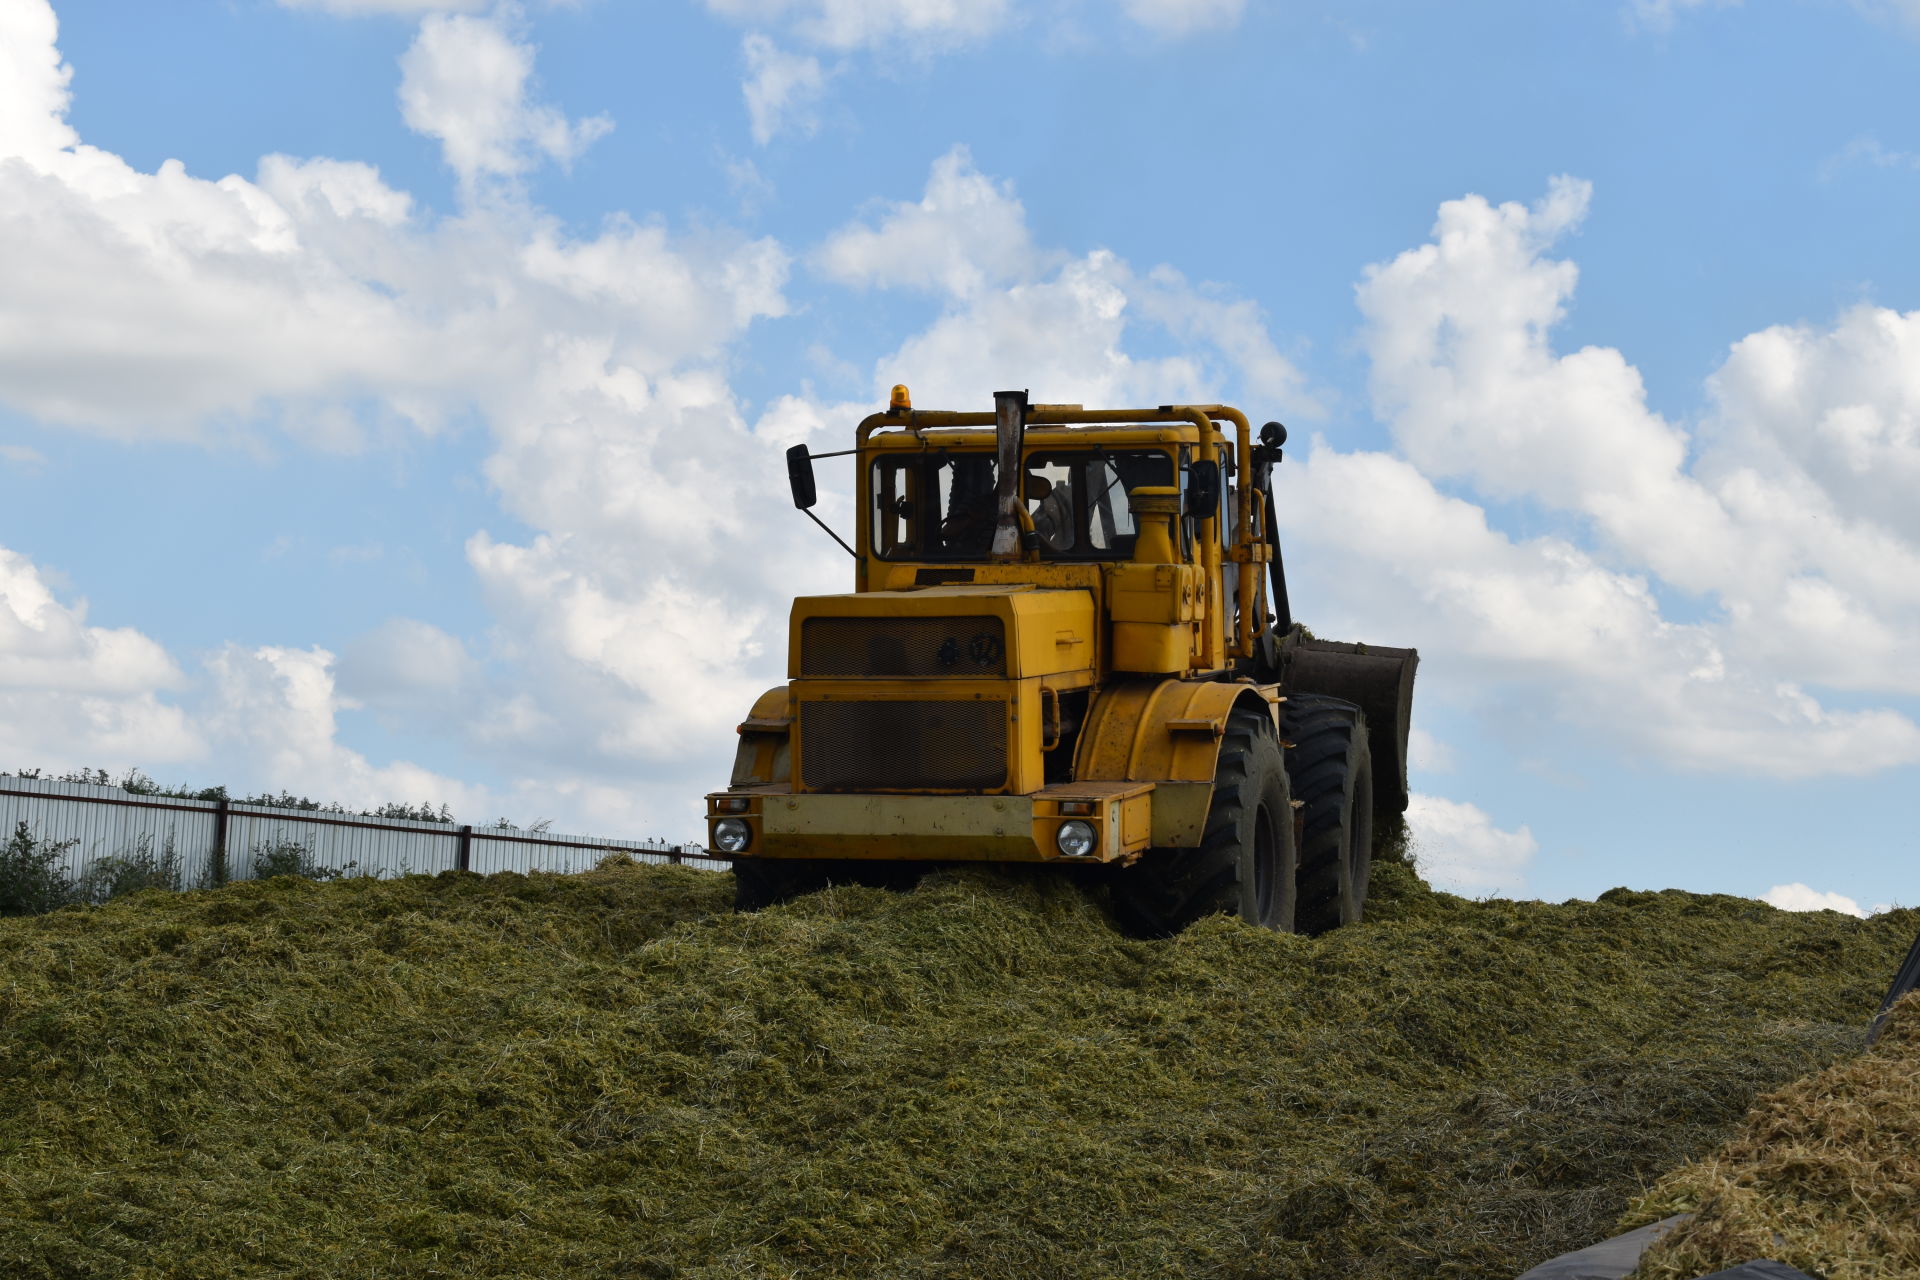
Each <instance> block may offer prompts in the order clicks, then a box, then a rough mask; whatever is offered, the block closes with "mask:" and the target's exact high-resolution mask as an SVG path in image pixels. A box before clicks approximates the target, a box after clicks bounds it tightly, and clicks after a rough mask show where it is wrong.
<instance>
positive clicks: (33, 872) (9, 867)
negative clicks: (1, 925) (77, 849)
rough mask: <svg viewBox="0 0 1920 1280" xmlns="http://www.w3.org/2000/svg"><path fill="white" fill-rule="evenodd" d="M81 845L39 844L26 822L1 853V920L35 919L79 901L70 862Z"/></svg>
mask: <svg viewBox="0 0 1920 1280" xmlns="http://www.w3.org/2000/svg"><path fill="white" fill-rule="evenodd" d="M79 843H80V842H79V841H78V840H58V841H44V840H38V839H36V838H35V837H34V834H33V832H32V830H31V829H30V828H28V826H27V824H26V823H25V822H21V823H20V824H19V825H18V826H16V827H15V828H14V829H13V835H12V837H11V838H10V839H8V841H7V844H6V847H5V848H4V849H0V916H25V915H35V914H38V913H39V912H42V911H52V910H54V909H55V908H57V907H64V906H66V905H67V904H68V903H70V902H74V901H77V895H78V890H77V886H76V885H75V884H74V882H73V878H72V877H71V876H69V875H68V874H67V872H66V861H67V855H68V853H70V852H71V851H72V850H73V847H74V846H75V845H77V844H79Z"/></svg>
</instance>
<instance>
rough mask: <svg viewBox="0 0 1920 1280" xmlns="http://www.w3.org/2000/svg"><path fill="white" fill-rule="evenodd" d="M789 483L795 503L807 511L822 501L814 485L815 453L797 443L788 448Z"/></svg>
mask: <svg viewBox="0 0 1920 1280" xmlns="http://www.w3.org/2000/svg"><path fill="white" fill-rule="evenodd" d="M787 483H788V484H789V485H792V486H793V505H794V506H796V507H798V508H800V510H802V511H805V510H807V509H808V508H809V507H811V506H812V505H813V504H814V503H816V502H818V501H820V495H819V494H818V493H817V492H815V490H814V487H813V455H812V454H810V453H808V452H807V446H805V445H804V444H797V445H795V446H793V448H791V449H789V450H787Z"/></svg>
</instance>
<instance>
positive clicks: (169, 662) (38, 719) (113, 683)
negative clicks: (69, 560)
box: [0, 547, 204, 770]
mask: <svg viewBox="0 0 1920 1280" xmlns="http://www.w3.org/2000/svg"><path fill="white" fill-rule="evenodd" d="M183 683H185V679H184V677H183V675H182V673H181V672H180V669H179V668H178V667H177V666H176V665H175V664H174V662H173V659H172V658H171V657H169V656H168V654H167V652H166V650H165V649H163V648H162V647H161V646H160V645H158V644H156V643H154V642H153V641H152V640H151V639H149V638H148V637H147V636H145V635H142V634H141V633H140V632H138V631H135V630H133V629H132V628H130V627H96V626H89V625H88V624H87V606H86V603H85V602H84V601H80V602H77V603H74V604H71V605H68V604H63V603H61V601H60V600H59V598H58V597H57V596H55V594H54V592H53V590H52V588H51V587H50V586H49V585H48V583H47V581H46V578H45V576H44V575H43V574H42V573H41V571H40V570H39V569H38V568H37V567H36V566H35V565H34V564H33V563H32V562H31V561H29V560H28V559H27V558H26V557H25V556H23V555H21V554H19V553H18V552H15V551H10V550H7V549H6V548H3V547H0V758H4V759H5V760H7V761H8V762H9V767H19V766H25V765H44V766H46V767H50V768H53V769H55V770H64V769H71V768H76V767H80V766H85V765H92V764H94V763H96V762H98V761H100V760H102V759H108V760H116V761H119V760H129V759H131V758H133V757H134V756H136V755H137V756H142V757H144V758H145V759H148V760H153V761H161V760H168V761H171V760H180V759H185V758H189V757H192V756H196V755H198V754H200V752H201V751H202V750H203V749H204V748H203V744H202V742H201V740H200V738H199V736H198V735H197V734H196V733H195V731H194V730H193V728H192V727H191V726H190V725H189V724H188V722H187V720H186V718H185V717H184V716H183V715H182V714H181V713H180V711H179V710H178V709H177V708H176V707H173V706H171V705H169V704H168V703H167V702H165V701H164V700H163V699H162V698H161V697H160V694H161V692H162V691H164V690H167V689H171V688H176V687H178V686H180V685H181V684H183Z"/></svg>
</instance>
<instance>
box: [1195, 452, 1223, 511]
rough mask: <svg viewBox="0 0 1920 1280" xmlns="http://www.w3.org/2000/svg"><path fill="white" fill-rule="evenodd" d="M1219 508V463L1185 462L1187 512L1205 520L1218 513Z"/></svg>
mask: <svg viewBox="0 0 1920 1280" xmlns="http://www.w3.org/2000/svg"><path fill="white" fill-rule="evenodd" d="M1219 510H1220V464H1219V463H1217V462H1190V463H1188V464H1187V514H1188V515H1190V516H1192V517H1194V518H1195V519H1196V520H1205V519H1206V518H1207V517H1208V516H1211V515H1216V514H1218V512H1219Z"/></svg>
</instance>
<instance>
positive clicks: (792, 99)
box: [740, 32, 827, 146]
mask: <svg viewBox="0 0 1920 1280" xmlns="http://www.w3.org/2000/svg"><path fill="white" fill-rule="evenodd" d="M740 51H741V56H742V57H744V58H745V59H746V63H747V78H746V79H745V80H744V81H742V82H741V84H740V92H741V94H742V95H743V96H744V97H745V98H746V100H747V119H748V121H749V123H750V124H751V126H752V129H753V140H754V141H755V142H757V143H759V144H760V145H761V146H765V145H766V144H767V143H769V142H771V141H772V140H773V139H774V137H775V136H776V135H778V134H782V133H799V134H811V133H812V132H813V131H814V130H815V129H817V128H818V127H819V121H818V120H817V119H816V118H815V116H814V107H815V106H816V105H817V104H818V103H819V101H820V96H821V94H823V93H824V92H825V91H826V87H827V75H826V72H824V71H822V70H821V69H820V60H819V59H818V58H815V57H813V56H812V55H810V54H799V53H787V52H784V51H783V50H782V49H780V47H779V46H777V45H776V44H774V42H773V41H772V40H769V39H768V38H767V37H766V36H764V35H761V34H760V33H759V32H754V33H752V34H750V35H748V36H747V38H746V39H745V40H743V41H741V42H740Z"/></svg>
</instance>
